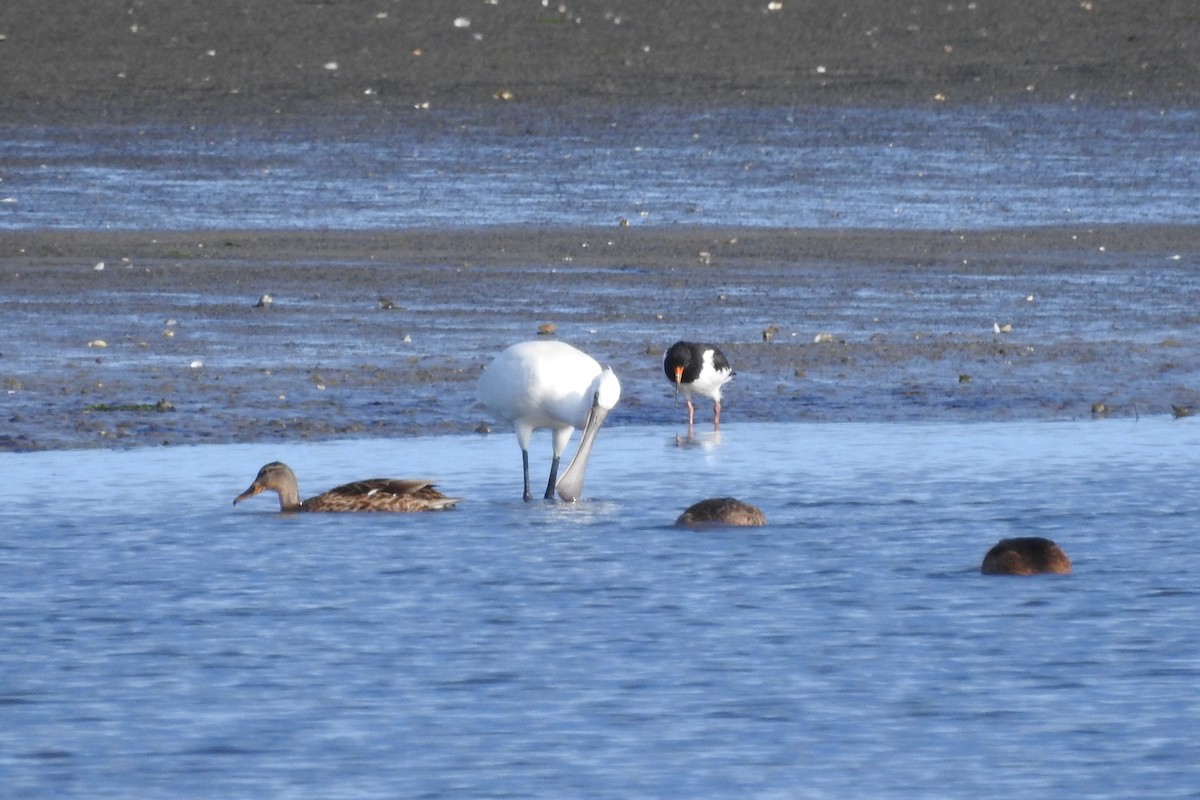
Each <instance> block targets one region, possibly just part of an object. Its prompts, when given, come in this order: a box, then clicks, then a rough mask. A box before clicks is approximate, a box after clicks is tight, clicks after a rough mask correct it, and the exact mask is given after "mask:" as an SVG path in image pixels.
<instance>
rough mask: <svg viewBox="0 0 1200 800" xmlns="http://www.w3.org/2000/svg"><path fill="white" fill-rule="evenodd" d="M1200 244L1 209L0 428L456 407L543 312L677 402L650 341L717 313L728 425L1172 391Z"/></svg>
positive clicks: (1186, 344) (344, 427) (659, 346)
mask: <svg viewBox="0 0 1200 800" xmlns="http://www.w3.org/2000/svg"><path fill="white" fill-rule="evenodd" d="M1197 254H1200V227H1194V226H1175V227H1152V226H1112V227H1097V228H1078V229H1076V228H1054V229H1050V228H1046V229H1032V230H1003V231H977V232H969V233H939V232H919V231H918V232H899V231H836V232H835V231H795V230H771V229H767V230H764V229H709V228H669V229H655V228H649V227H646V228H619V227H616V226H614V227H612V228H605V229H594V228H593V229H574V230H546V229H538V228H529V229H509V228H506V229H502V230H490V229H485V230H472V229H465V230H454V231H404V232H386V233H385V232H336V231H328V232H271V231H251V232H246V231H204V232H157V233H156V232H113V233H104V232H85V231H45V232H34V233H29V232H18V233H12V232H8V233H0V312H2V314H3V320H4V322H3V323H0V327H2V328H3V332H4V342H5V343H4V345H3V348H2V350H0V381H2V382H3V386H2V387H0V388H3V389H4V391H5V425H4V427H3V431H2V433H0V448H3V449H8V450H25V449H50V448H76V447H97V446H99V447H112V446H136V445H159V444H184V443H201V442H239V441H270V440H281V441H282V440H288V441H294V440H316V439H332V438H345V437H361V436H406V435H416V434H423V433H429V434H442V433H469V432H471V431H473V430H476V429H477V428H478V427H479V426H480V425H481V423H484V422H486V421H487V420H488V417H487V414H486V412H484V411H483V410H482V409H480V408H478V407H476V406H474V392H475V383H476V380H477V377H478V374H479V371H480V370H481V369H482V368H483V366H484V365H485V364H486V363H487V362H488V361H489V359H490V358H491V357H492V355H494V353H496V352H497V351H498V350H499V349H501V348H502V347H503V346H505V345H507V344H510V343H512V342H515V341H520V340H522V339H527V338H536V337H538V336H539V335H542V334H540V333H539V328H540V327H541V326H543V325H552V326H554V329H555V330H554V334H553V335H556V336H558V337H559V338H561V339H563V340H565V341H569V342H571V343H573V344H576V345H577V346H579V347H581V348H583V349H585V350H586V351H588V352H590V353H592V354H593V355H595V356H596V357H597V358H598V359H599V360H601V361H602V362H604V363H606V364H610V365H612V366H613V368H614V369H615V370H616V372H617V374H618V375H619V376H620V378H621V381H622V384H623V386H624V394H623V399H622V403H621V405H620V406H618V408H617V410H616V411H615V412H614V413H613V415H612V416H611V417H610V424H615V425H622V424H635V423H653V424H659V423H666V424H673V423H679V422H680V421H681V420H682V419H683V416H682V415H683V410H682V409H681V408H679V407H677V406H676V405H675V404H674V402H673V401H672V397H671V389H670V385H669V383H668V382H667V380H666V378H665V376H664V375H663V373H662V369H661V358H662V353H663V351H664V350H665V349H666V347H667V346H669V345H670V344H671V342H673V341H675V340H676V339H679V338H701V337H706V336H711V337H713V338H715V339H716V340H717V341H718V342H719V343H720V345H721V346H722V348H723V349H724V350H725V352H726V353H727V355H728V356H729V358H730V360H731V361H732V362H733V364H734V367H735V370H736V371H737V375H736V377H735V378H734V381H733V382H732V383H731V384H729V386H728V387H727V389H726V393H725V404H724V413H723V415H722V418H723V424H724V425H725V426H729V425H736V424H737V423H738V421H739V420H784V421H798V422H800V421H839V420H856V421H875V420H879V421H887V420H960V421H991V420H1004V419H1017V418H1020V419H1029V418H1033V419H1070V418H1081V417H1084V418H1091V417H1097V418H1099V417H1114V418H1133V417H1136V416H1138V415H1143V414H1171V413H1184V414H1185V413H1188V411H1189V410H1190V409H1192V408H1193V407H1197V406H1200V393H1198V392H1197V391H1196V388H1195V387H1198V386H1200V357H1198V356H1197V353H1200V348H1198V347H1197V346H1196V344H1197V343H1196V334H1195V330H1196V322H1197V316H1196V310H1195V304H1194V302H1193V301H1192V298H1195V297H1196V296H1197V291H1200V277H1198V276H1197V275H1196V274H1195V271H1194V269H1192V267H1191V264H1194V262H1195V259H1196V256H1197ZM264 295H265V296H266V297H264ZM1173 407H1175V409H1174V410H1173ZM710 412H711V410H705V409H703V408H701V409H700V412H699V414H698V420H701V421H703V420H704V419H705V418H706V414H708V413H710ZM699 424H704V423H703V422H700V423H699Z"/></svg>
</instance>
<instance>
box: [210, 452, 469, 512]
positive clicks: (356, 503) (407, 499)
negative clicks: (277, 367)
mask: <svg viewBox="0 0 1200 800" xmlns="http://www.w3.org/2000/svg"><path fill="white" fill-rule="evenodd" d="M268 489H269V490H271V491H273V492H277V493H278V494H279V510H280V511H436V510H439V509H443V508H450V507H452V506H453V505H454V504H455V503H457V502H458V501H459V500H461V499H462V498H459V497H446V495H444V494H442V493H441V492H439V491H438V490H437V489H435V488H434V487H433V484H432V483H430V482H429V481H423V480H395V479H392V478H369V479H367V480H365V481H355V482H354V483H346V484H342V485H341V486H335V487H334V488H332V489H330V490H329V491H328V492H324V493H323V494H319V495H317V496H316V497H310V498H308V499H307V500H305V501H303V502H301V501H300V488H299V486H298V485H297V483H296V474H295V473H294V472H292V469H291V467H289V466H288V465H287V464H284V463H283V462H281V461H272V462H271V463H270V464H267V465H266V466H264V467H263V468H262V469H260V470H259V471H258V475H257V476H256V477H255V478H254V483H251V484H250V488H249V489H247V490H246V491H244V492H242V493H241V494H239V495H238V496H237V497H235V498H234V499H233V504H234V505H235V506H236V505H237V504H238V501H239V500H245V499H246V498H247V497H253V496H254V495H256V494H259V493H260V492H263V491H266V490H268Z"/></svg>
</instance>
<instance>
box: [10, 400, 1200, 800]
mask: <svg viewBox="0 0 1200 800" xmlns="http://www.w3.org/2000/svg"><path fill="white" fill-rule="evenodd" d="M618 413H619V407H618ZM678 433H679V431H677V430H676V429H675V428H672V427H667V426H651V427H638V426H629V427H616V428H608V429H605V430H604V431H602V433H601V436H600V441H599V444H598V446H597V450H596V452H595V456H594V460H593V464H592V467H591V470H590V471H589V475H588V482H587V485H586V487H585V499H584V500H583V501H581V502H580V503H578V504H576V505H561V504H547V503H543V502H534V503H530V504H525V503H522V502H521V501H520V500H519V491H520V485H519V480H520V474H519V456H518V452H517V448H516V445H515V442H514V440H513V438H512V437H511V436H510V435H508V434H495V435H492V436H488V437H482V436H468V437H444V438H416V439H403V440H392V441H386V440H382V441H381V440H373V441H351V442H339V443H332V444H304V445H301V444H296V445H268V444H246V445H236V446H207V447H178V448H159V449H140V450H134V451H124V452H112V451H109V452H100V451H87V452H41V453H27V454H12V453H3V454H0V471H2V472H3V474H4V475H5V476H6V490H7V491H6V501H5V503H4V504H3V505H2V506H0V529H2V530H3V531H4V534H3V538H2V539H0V585H2V586H3V587H4V590H3V597H4V602H3V604H2V605H0V615H2V622H0V719H2V721H3V724H2V725H0V773H2V774H3V775H4V776H5V777H4V786H5V791H4V792H3V794H5V795H6V796H11V797H22V798H89V800H92V799H95V798H128V797H139V798H176V797H180V798H209V797H211V798H228V797H251V796H252V797H256V798H292V797H322V798H339V797H353V798H400V797H428V798H462V797H474V798H485V797H486V798H498V797H527V798H561V797H589V798H628V797H689V798H705V797H712V798H728V797H754V798H784V797H787V798H846V797H891V798H927V797H962V798H989V797H995V798H1009V797H1014V796H1016V797H1073V798H1089V797H1139V798H1140V797H1155V798H1183V797H1196V796H1197V794H1196V792H1197V789H1196V787H1197V786H1200V765H1198V764H1197V761H1196V758H1195V746H1194V734H1193V732H1194V730H1195V727H1196V725H1197V723H1198V722H1200V699H1198V695H1197V693H1196V686H1197V685H1198V681H1200V641H1198V640H1197V638H1196V636H1195V635H1194V629H1195V619H1196V617H1197V613H1198V612H1200V591H1198V590H1197V589H1196V586H1195V575H1196V572H1197V566H1198V565H1197V555H1196V548H1195V546H1194V540H1195V523H1194V520H1195V517H1196V511H1197V501H1196V499H1195V493H1194V492H1193V491H1191V487H1192V486H1193V485H1194V474H1195V468H1194V454H1195V453H1196V452H1197V446H1198V445H1200V423H1197V422H1195V421H1194V420H1192V419H1184V420H1172V419H1169V418H1165V417H1142V418H1141V419H1138V420H1134V419H1131V418H1127V419H1122V420H1106V421H1098V422H1091V421H1089V422H1063V423H1046V422H1041V423H1018V422H1012V423H995V424H977V425H951V424H924V425H904V424H879V425H876V424H811V425H804V424H775V423H741V424H739V423H737V422H736V421H729V422H727V424H726V426H725V428H724V430H723V431H722V432H721V434H720V436H719V437H718V436H714V435H713V434H712V433H711V432H710V431H707V430H703V429H698V433H697V437H696V438H695V439H694V440H692V441H688V440H686V439H680V438H678V436H677V434H678ZM548 449H549V443H548V439H545V438H539V439H537V440H535V449H534V453H533V461H534V470H535V474H536V477H539V478H540V477H542V476H544V471H545V470H546V469H547V463H546V462H547V456H548V454H547V452H545V451H548ZM276 458H280V459H283V460H286V461H288V462H289V463H291V464H292V466H293V467H295V469H296V472H297V474H298V475H299V477H300V482H301V489H302V490H307V491H308V492H309V493H315V492H317V491H319V490H321V489H324V488H327V487H328V486H330V485H332V484H334V483H338V482H341V481H343V480H347V479H352V478H359V477H367V476H369V475H375V474H390V475H397V476H432V477H436V478H437V479H439V480H440V483H441V486H442V488H443V489H445V490H446V491H447V492H448V493H451V494H455V495H461V496H462V497H464V498H466V499H465V500H464V501H463V503H462V504H461V506H460V507H459V508H458V509H457V510H455V511H451V512H444V513H438V514H426V515H405V516H371V515H341V516H329V515H293V516H283V515H279V514H277V513H275V509H276V508H277V507H276V506H275V505H274V504H273V503H272V502H271V501H270V500H269V499H267V498H255V499H254V500H252V501H250V502H249V503H248V504H246V505H239V506H238V507H236V508H234V507H232V506H231V505H230V503H231V500H232V498H233V496H234V495H236V494H237V493H238V492H240V491H241V490H242V489H244V488H245V487H246V486H247V485H248V484H249V482H250V480H251V478H252V477H253V476H254V473H255V471H256V470H257V468H258V467H259V466H260V465H261V464H262V463H264V462H266V461H269V460H272V459H276ZM715 494H733V495H737V496H740V497H742V498H743V499H745V500H748V501H751V502H754V503H756V504H758V505H759V506H760V507H762V509H763V510H764V512H765V513H766V515H767V517H768V519H769V521H770V525H769V526H768V527H766V528H762V529H742V530H723V531H713V532H706V533H694V532H690V531H686V530H681V529H676V528H674V527H672V526H671V524H670V523H671V522H672V520H673V519H674V517H675V515H676V514H678V513H679V511H680V510H682V508H684V507H685V506H686V505H688V504H690V503H691V502H692V501H694V500H696V499H699V498H701V497H704V496H708V495H715ZM1013 535H1039V536H1047V537H1049V538H1052V539H1055V540H1056V541H1058V542H1059V543H1060V544H1061V545H1062V546H1063V548H1064V549H1065V550H1066V551H1067V553H1068V554H1069V555H1070V557H1071V559H1072V560H1073V562H1074V566H1075V572H1074V574H1073V575H1071V576H1039V577H1033V578H996V577H986V576H982V575H980V574H979V572H978V567H979V562H980V560H981V558H982V556H983V553H984V552H985V551H986V550H987V549H988V547H990V546H991V544H993V543H994V542H995V541H996V540H997V539H999V538H1002V537H1005V536H1013Z"/></svg>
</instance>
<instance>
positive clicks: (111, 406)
mask: <svg viewBox="0 0 1200 800" xmlns="http://www.w3.org/2000/svg"><path fill="white" fill-rule="evenodd" d="M83 410H84V411H89V412H100V413H115V412H122V411H128V412H135V413H143V412H149V411H153V412H155V413H157V414H161V413H163V412H166V411H174V410H175V406H174V404H173V403H172V402H171V401H170V400H159V401H158V402H157V403H92V404H91V405H88V406H84V409H83Z"/></svg>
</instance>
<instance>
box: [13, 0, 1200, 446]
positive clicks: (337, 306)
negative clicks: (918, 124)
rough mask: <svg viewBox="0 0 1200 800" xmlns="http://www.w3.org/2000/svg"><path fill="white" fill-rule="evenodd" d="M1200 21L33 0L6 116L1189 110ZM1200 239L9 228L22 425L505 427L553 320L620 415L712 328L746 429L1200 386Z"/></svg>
mask: <svg viewBox="0 0 1200 800" xmlns="http://www.w3.org/2000/svg"><path fill="white" fill-rule="evenodd" d="M1198 29H1200V11H1197V9H1196V6H1195V4H1194V3H1193V2H1190V0H1167V1H1166V2H1161V3H1156V4H1155V5H1154V8H1153V9H1152V10H1151V11H1148V10H1147V9H1146V8H1145V7H1143V6H1141V5H1139V4H1133V3H1115V2H1101V0H1080V1H1078V2H1076V0H1071V2H1062V3H1047V2H1044V0H1015V2H1005V3H999V2H985V1H984V0H979V1H978V2H945V1H944V0H937V1H936V2H934V1H933V0H916V1H914V2H906V3H893V2H888V0H847V2H839V3H820V2H813V1H812V0H807V1H805V0H783V2H767V0H754V1H753V2H728V1H727V0H688V2H676V1H675V0H667V1H666V2H659V3H645V2H635V0H609V1H608V2H604V3H598V2H561V3H560V2H555V0H528V1H526V0H487V1H486V2H485V1H484V0H478V1H476V0H472V1H471V2H467V1H466V0H455V1H454V2H442V1H441V0H419V1H418V2H386V1H385V2H380V3H377V4H374V5H363V4H360V3H300V4H286V5H281V4H280V3H277V2H274V0H246V1H245V2H237V3H231V2H219V3H199V2H180V3H133V4H130V3H126V2H116V0H63V2H58V3H55V4H54V7H53V9H50V8H49V6H47V5H46V4H45V3H41V2H33V0H16V2H7V3H4V4H0V87H2V88H3V91H0V117H2V118H3V120H5V121H6V122H8V123H13V124H20V125H23V126H29V125H35V126H36V125H55V126H66V127H68V128H70V127H72V126H81V127H84V126H87V125H91V124H95V123H96V122H97V121H101V122H103V123H104V124H116V125H125V124H128V125H130V126H136V125H140V124H144V123H148V122H165V123H168V124H175V125H177V124H187V123H189V122H201V121H202V122H204V123H206V124H207V123H220V122H222V121H236V122H237V123H238V124H239V125H244V124H247V123H248V122H249V123H250V124H261V125H263V126H289V127H297V126H299V127H301V128H302V126H303V125H304V124H305V123H306V121H309V120H315V119H321V120H323V121H324V122H325V124H324V125H323V127H322V130H323V131H326V132H328V130H329V125H328V123H329V121H330V120H333V121H334V123H336V122H337V121H338V120H342V119H344V120H346V124H347V125H351V126H364V125H365V126H371V125H377V126H393V125H397V124H404V123H405V121H406V120H412V119H414V115H420V114H422V113H424V112H427V111H432V112H434V113H436V112H437V110H438V109H439V108H454V109H458V110H459V112H460V113H461V112H462V111H463V110H465V111H466V112H467V113H469V114H472V115H487V114H489V113H491V112H490V110H491V109H494V108H496V107H498V105H501V104H502V105H504V107H506V108H512V107H514V106H517V107H519V106H520V105H521V104H526V105H528V106H529V108H530V109H531V110H534V109H541V110H545V109H547V108H550V109H555V113H562V114H570V113H571V109H572V108H573V107H578V106H580V105H586V106H591V107H594V106H597V105H604V104H616V105H624V106H628V105H637V106H641V107H659V106H675V107H687V108H697V107H700V108H703V107H729V106H735V105H743V104H753V105H763V106H778V107H786V108H792V107H796V106H801V105H811V104H821V105H839V106H853V105H858V106H862V105H877V106H881V105H909V106H911V105H913V104H930V105H933V106H937V105H940V104H976V105H994V104H1022V103H1035V104H1036V103H1051V104H1059V103H1072V104H1074V103H1087V104H1092V105H1098V106H1101V107H1104V106H1108V105H1112V104H1130V103H1132V104H1138V105H1141V106H1151V107H1166V106H1172V105H1176V106H1188V105H1194V103H1195V101H1196V100H1197V95H1198V94H1200V79H1198V78H1200V74H1198V73H1200V60H1198V59H1197V57H1196V52H1197V50H1196V42H1197V35H1196V32H1197V30H1198ZM131 129H132V128H131ZM2 163H3V156H2V155H0V165H2ZM115 201H119V198H115ZM1198 255H1200V226H1192V225H1179V226H1171V227H1164V226H1153V225H1145V226H1142V225H1133V226H1129V225H1123V226H1101V227H1076V228H1057V227H1056V228H1046V229H1033V230H1001V231H973V232H957V231H954V232H951V231H931V232H915V231H865V230H837V231H834V230H777V229H757V228H751V229H739V228H712V227H680V228H653V227H632V228H620V227H617V226H615V225H614V226H613V227H612V228H603V229H600V228H589V229H570V230H564V229H545V228H540V227H536V226H528V227H522V226H518V227H513V228H504V229H470V228H463V229H446V230H409V231H346V232H343V231H284V232H280V231H258V230H252V231H247V230H229V231H89V230H8V231H4V232H0V307H2V313H3V316H2V318H0V331H2V332H3V338H2V339H0V382H2V385H0V389H3V391H4V398H5V404H4V406H3V412H2V413H3V419H4V424H3V425H2V426H0V448H3V449H8V450H13V449H46V448H67V447H92V446H105V447H111V446H133V445H144V444H182V443H197V442H236V441H256V440H264V439H266V440H270V439H319V438H338V437H347V436H395V435H410V434H413V433H421V432H428V433H445V432H461V431H470V430H474V429H475V428H476V427H477V426H479V424H480V422H481V421H483V418H484V415H483V414H482V412H481V411H480V410H479V409H477V408H474V407H473V406H472V402H473V392H474V384H475V378H476V376H477V375H478V371H479V370H480V369H481V368H482V366H483V365H484V364H485V363H487V360H488V359H489V358H490V356H491V355H492V354H493V353H494V352H496V351H497V350H499V349H500V348H501V347H502V346H504V345H505V344H508V343H510V342H512V341H517V340H519V339H521V338H530V337H534V336H537V335H538V327H539V326H540V325H543V324H553V325H555V326H556V334H555V335H558V336H559V337H560V338H563V339H565V340H568V341H571V342H573V343H575V344H577V345H579V346H581V347H583V348H584V349H586V350H588V351H589V352H592V353H594V354H595V355H596V356H597V357H598V358H600V359H601V360H604V361H606V362H609V363H612V364H613V366H614V368H615V369H616V370H617V371H618V374H620V376H621V378H622V381H623V383H624V385H625V395H624V400H623V402H622V404H621V406H619V407H618V410H617V412H615V413H614V414H613V416H612V417H611V418H610V419H611V424H618V425H619V424H627V423H631V422H668V421H678V419H679V415H680V411H679V409H677V408H675V407H674V406H673V403H672V400H671V397H670V392H669V386H668V385H667V384H666V381H665V378H664V377H663V376H662V375H661V371H660V367H659V363H658V362H659V359H660V357H661V353H662V351H663V349H665V348H666V347H667V346H668V345H669V344H670V343H671V342H672V341H674V340H675V339H677V338H713V339H715V340H717V341H719V343H720V344H721V345H722V347H723V348H724V349H725V350H726V352H727V353H728V355H729V356H730V359H731V360H732V361H733V363H734V365H735V368H736V370H737V371H738V375H737V377H736V378H735V380H734V382H733V383H732V384H730V386H729V388H728V391H727V399H726V404H725V409H726V411H725V414H724V415H723V419H724V421H725V424H729V425H736V424H737V421H738V420H739V419H780V420H890V419H944V418H950V419H963V420H982V419H1005V418H1011V417H1035V418H1043V417H1045V418H1063V417H1077V416H1087V415H1092V414H1093V413H1094V414H1095V415H1097V416H1104V415H1106V414H1107V415H1129V416H1132V415H1136V414H1141V413H1171V409H1172V406H1173V405H1174V406H1178V407H1179V409H1180V412H1181V413H1186V412H1187V409H1189V408H1190V407H1191V406H1192V405H1193V404H1196V403H1197V401H1198V398H1197V394H1196V390H1195V389H1194V388H1192V387H1196V386H1200V383H1198V380H1200V374H1198V373H1200V361H1198V359H1197V356H1196V353H1198V352H1200V348H1197V347H1196V344H1197V343H1196V341H1195V339H1196V337H1195V333H1194V330H1195V327H1196V325H1195V323H1196V313H1195V310H1194V309H1195V303H1194V302H1192V301H1191V298H1194V297H1195V296H1196V291H1197V289H1198V288H1200V287H1198V286H1197V281H1198V279H1197V277H1196V275H1195V274H1194V270H1193V269H1192V268H1191V265H1193V264H1194V263H1195V261H1196V258H1197V256H1198ZM101 264H103V268H101ZM264 295H267V296H269V297H270V299H271V302H269V303H267V302H263V303H261V304H260V303H259V300H260V299H262V298H263V296H264Z"/></svg>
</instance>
